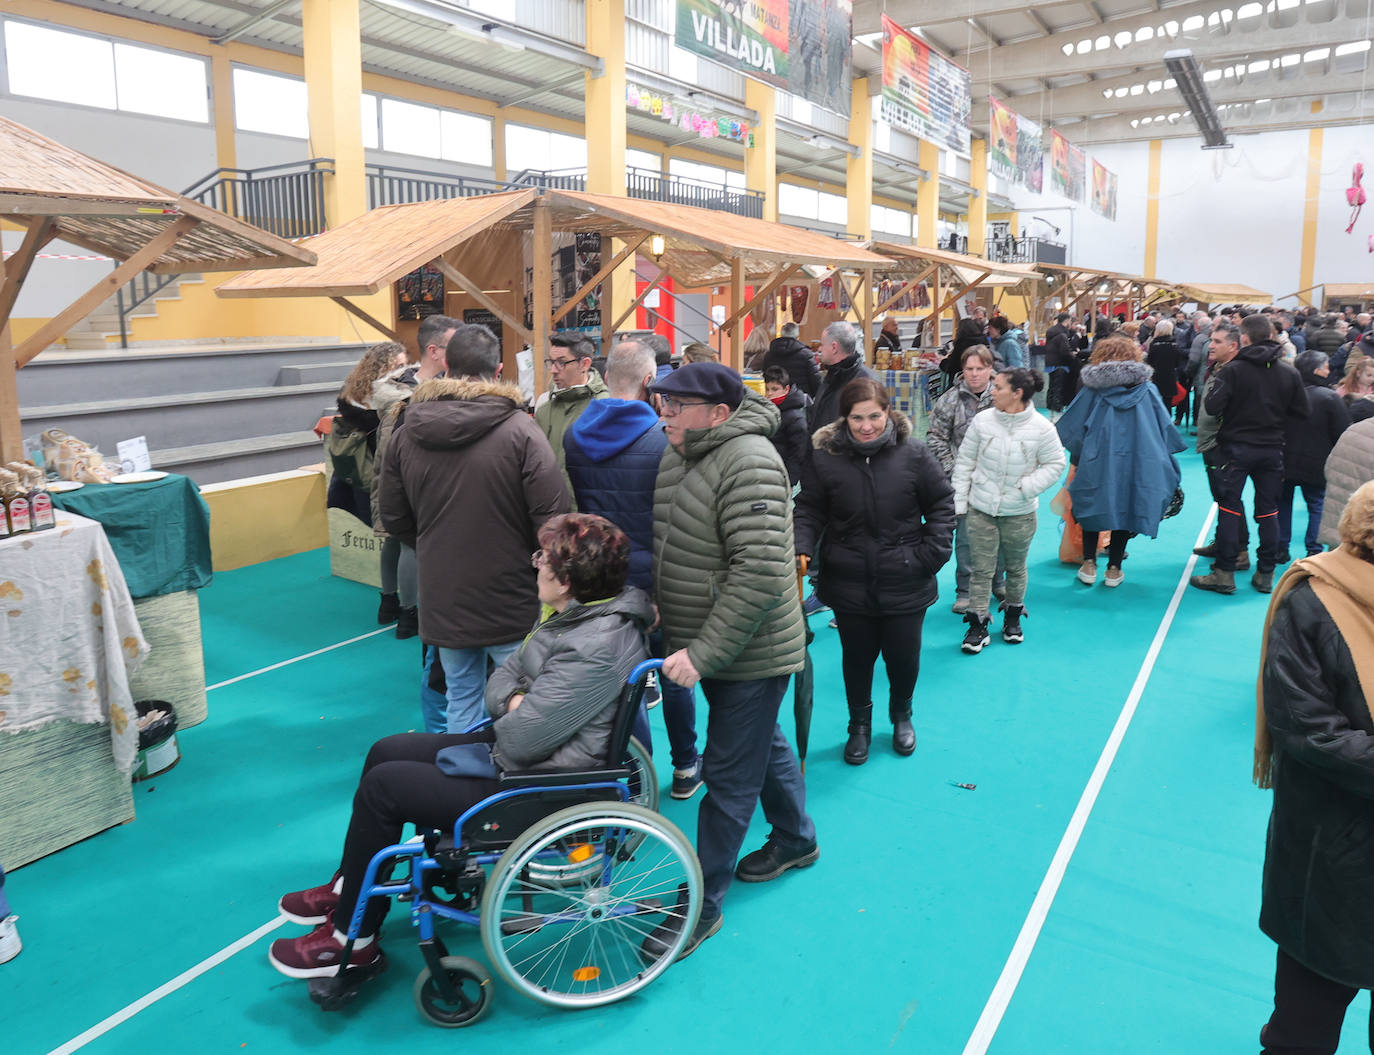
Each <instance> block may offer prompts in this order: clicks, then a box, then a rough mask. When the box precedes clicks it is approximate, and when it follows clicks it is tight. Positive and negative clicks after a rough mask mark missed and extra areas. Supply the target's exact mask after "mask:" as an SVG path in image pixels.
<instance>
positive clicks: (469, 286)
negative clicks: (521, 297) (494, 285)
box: [434, 257, 533, 347]
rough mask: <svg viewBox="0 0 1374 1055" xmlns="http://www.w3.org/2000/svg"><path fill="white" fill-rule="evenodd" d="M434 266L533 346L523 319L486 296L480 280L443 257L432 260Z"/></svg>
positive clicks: (530, 335)
mask: <svg viewBox="0 0 1374 1055" xmlns="http://www.w3.org/2000/svg"><path fill="white" fill-rule="evenodd" d="M434 266H435V267H437V268H438V269H439V270H440V271H442V272H443V273H444V277H445V278H446V279H448V280H449V281H450V282H452V283H453V284H454V285H455V286H461V287H462V288H463V291H464V292H465V293H467V295H468V296H469V297H471V298H472V299H473V300H475V301H477V303H478V304H480V305H482V307H484V308H486V309H487V311H489V312H491V313H492V314H493V315H495V316H496V317H497V318H498V319H500V320H501V322H502V323H503V324H505V325H506V326H509V327H510V328H511V329H513V330H514V331H515V333H516V336H518V337H519V338H520V339H521V340H522V341H524V342H525V343H526V344H529V345H530V347H533V343H532V340H531V338H532V334H531V333H530V331H529V330H527V329H525V320H524V319H517V318H515V317H514V316H513V315H511V313H510V312H508V311H507V310H506V309H505V308H504V307H502V306H501V305H500V304H498V303H497V302H496V301H495V300H494V299H492V298H491V297H489V296H487V294H486V292H485V291H484V290H483V289H482V284H481V283H480V282H474V281H473V280H472V279H470V278H468V277H467V276H466V275H465V274H463V273H462V272H461V271H459V270H458V269H457V268H456V267H454V266H453V265H452V264H450V263H449V262H448V261H447V260H445V259H444V258H443V257H436V258H435V260H434Z"/></svg>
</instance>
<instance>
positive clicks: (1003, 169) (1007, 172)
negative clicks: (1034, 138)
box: [988, 95, 1021, 182]
mask: <svg viewBox="0 0 1374 1055" xmlns="http://www.w3.org/2000/svg"><path fill="white" fill-rule="evenodd" d="M1017 124H1018V122H1017V118H1016V111H1015V110H1011V109H1009V108H1008V107H1007V106H1005V105H1004V104H1002V103H1001V102H999V101H998V100H997V99H995V98H993V97H992V96H991V95H989V96H988V168H989V169H990V170H991V171H992V172H994V173H996V174H997V175H998V176H1001V177H1002V178H1003V179H1009V180H1013V181H1017V180H1016V178H1017V175H1018V172H1017V167H1016V150H1017V146H1018V144H1019V141H1020V138H1021V137H1020V133H1019V132H1018V130H1017ZM1017 182H1019V181H1017Z"/></svg>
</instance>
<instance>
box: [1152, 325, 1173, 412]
mask: <svg viewBox="0 0 1374 1055" xmlns="http://www.w3.org/2000/svg"><path fill="white" fill-rule="evenodd" d="M1145 364H1146V365H1147V366H1149V367H1150V369H1152V370H1153V371H1154V372H1155V376H1154V383H1155V388H1157V389H1158V390H1159V398H1160V399H1161V400H1162V401H1163V402H1164V409H1165V410H1168V411H1169V412H1170V414H1172V413H1173V406H1174V396H1176V395H1178V345H1176V344H1175V343H1174V324H1173V323H1172V322H1170V321H1169V320H1168V319H1162V320H1161V321H1160V323H1159V325H1157V326H1156V327H1155V335H1154V337H1152V338H1151V339H1150V343H1149V346H1148V347H1147V348H1146V350H1145Z"/></svg>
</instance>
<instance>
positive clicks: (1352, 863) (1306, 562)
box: [1255, 483, 1374, 1055]
mask: <svg viewBox="0 0 1374 1055" xmlns="http://www.w3.org/2000/svg"><path fill="white" fill-rule="evenodd" d="M1340 537H1341V543H1342V544H1341V546H1340V548H1339V549H1336V550H1333V551H1332V552H1330V553H1322V554H1319V555H1317V556H1315V557H1308V558H1305V559H1303V560H1301V561H1299V562H1298V563H1296V564H1294V565H1293V567H1292V568H1291V569H1290V570H1289V571H1288V573H1287V574H1286V575H1285V576H1284V577H1283V579H1282V580H1281V581H1280V583H1279V586H1278V589H1277V591H1276V592H1275V594H1274V599H1273V602H1272V606H1271V608H1270V614H1269V625H1268V626H1266V628H1265V637H1264V641H1265V654H1264V659H1263V664H1262V667H1261V696H1260V712H1259V721H1258V728H1257V730H1256V737H1255V781H1256V783H1258V784H1259V786H1260V787H1270V786H1272V787H1273V789H1274V806H1273V812H1272V814H1271V815H1270V818H1269V833H1268V838H1267V841H1266V847H1265V855H1264V895H1263V903H1262V906H1261V908H1260V929H1261V930H1263V931H1264V933H1265V934H1267V935H1268V936H1269V937H1270V938H1272V939H1273V940H1274V942H1275V943H1277V945H1278V947H1279V948H1278V964H1277V969H1276V973H1275V978H1274V1013H1273V1015H1272V1016H1271V1017H1270V1019H1269V1022H1268V1024H1267V1025H1266V1026H1265V1027H1264V1029H1263V1030H1261V1032H1260V1042H1261V1043H1262V1044H1263V1046H1264V1052H1265V1053H1266V1055H1287V1053H1295V1052H1303V1053H1308V1052H1313V1053H1316V1052H1329V1053H1332V1055H1334V1053H1335V1051H1336V1049H1337V1047H1338V1046H1339V1043H1340V1033H1341V1023H1342V1021H1343V1020H1344V1018H1345V1011H1346V1007H1347V1006H1348V1005H1349V1004H1350V1001H1351V1000H1353V999H1354V997H1355V994H1356V993H1357V992H1359V990H1361V989H1369V988H1371V987H1374V718H1372V717H1371V707H1374V669H1371V668H1374V663H1371V657H1374V621H1372V620H1371V618H1370V610H1371V608H1374V483H1367V484H1365V485H1364V486H1363V487H1361V488H1360V489H1359V490H1358V491H1356V492H1355V494H1354V495H1353V496H1351V499H1350V503H1349V505H1347V506H1346V510H1345V513H1344V514H1343V515H1342V517H1341V523H1340Z"/></svg>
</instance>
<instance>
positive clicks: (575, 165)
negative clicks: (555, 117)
mask: <svg viewBox="0 0 1374 1055" xmlns="http://www.w3.org/2000/svg"><path fill="white" fill-rule="evenodd" d="M586 167H587V141H586V140H585V139H581V138H579V137H578V136H567V135H563V134H562V133H561V132H546V131H544V130H543V129H542V128H530V127H529V126H528V125H512V124H508V125H506V169H507V171H509V172H512V173H517V172H523V171H524V170H525V169H535V170H536V171H539V172H547V171H549V170H550V169H585V168H586Z"/></svg>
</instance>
